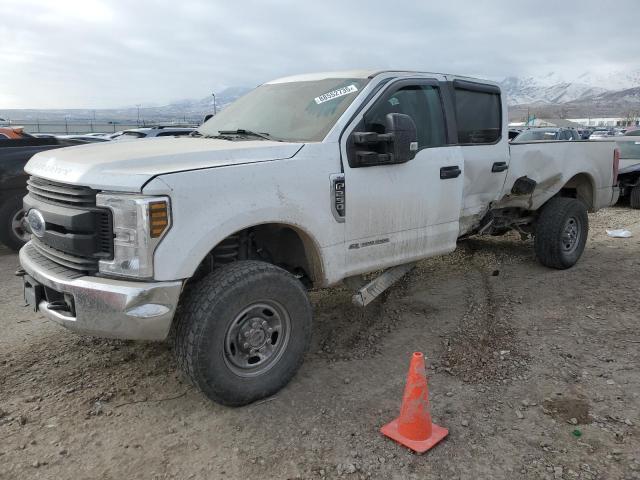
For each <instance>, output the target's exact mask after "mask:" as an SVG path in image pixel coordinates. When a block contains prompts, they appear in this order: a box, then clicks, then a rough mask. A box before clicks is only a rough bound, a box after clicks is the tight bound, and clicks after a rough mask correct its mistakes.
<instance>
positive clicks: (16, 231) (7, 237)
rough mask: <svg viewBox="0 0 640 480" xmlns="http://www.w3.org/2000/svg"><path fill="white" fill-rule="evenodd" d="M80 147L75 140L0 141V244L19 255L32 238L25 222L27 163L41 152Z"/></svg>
mask: <svg viewBox="0 0 640 480" xmlns="http://www.w3.org/2000/svg"><path fill="white" fill-rule="evenodd" d="M77 144H78V142H75V141H73V140H59V139H57V138H33V137H31V136H24V135H23V136H21V138H14V139H7V138H5V139H2V138H1V137H0V243H3V244H4V245H6V246H7V247H9V248H11V249H13V250H16V251H17V250H18V249H19V248H20V247H22V246H23V245H24V244H25V243H26V242H27V241H28V240H29V237H30V235H29V233H28V232H27V231H25V229H24V226H23V221H22V220H23V217H24V213H23V210H22V197H24V196H25V195H26V194H27V174H26V173H25V172H24V166H25V165H26V163H27V161H28V160H29V159H30V158H31V157H32V156H33V155H34V154H36V153H38V152H43V151H45V150H51V149H54V148H61V147H65V146H70V145H77Z"/></svg>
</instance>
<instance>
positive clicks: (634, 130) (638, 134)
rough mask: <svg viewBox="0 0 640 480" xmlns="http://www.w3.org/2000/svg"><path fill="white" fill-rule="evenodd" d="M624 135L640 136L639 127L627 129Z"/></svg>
mask: <svg viewBox="0 0 640 480" xmlns="http://www.w3.org/2000/svg"><path fill="white" fill-rule="evenodd" d="M624 136H625V137H640V128H636V129H633V130H627V131H626V132H625V133H624Z"/></svg>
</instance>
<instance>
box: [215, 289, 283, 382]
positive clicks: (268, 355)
mask: <svg viewBox="0 0 640 480" xmlns="http://www.w3.org/2000/svg"><path fill="white" fill-rule="evenodd" d="M290 330H291V320H290V318H289V314H288V312H287V310H286V309H285V308H284V307H283V306H282V305H281V304H280V303H278V302H276V301H275V300H261V301H259V302H255V303H252V304H251V305H249V306H247V307H246V308H244V309H243V310H242V311H241V312H240V313H239V314H238V315H236V317H235V318H234V319H233V321H232V322H231V324H230V325H229V328H228V329H227V333H226V335H225V339H224V359H225V362H226V364H227V366H228V367H229V369H231V371H232V372H233V373H235V374H236V375H238V376H240V377H255V376H258V375H262V374H263V373H265V372H266V371H267V370H269V369H270V368H271V367H273V366H274V365H275V364H276V363H277V362H278V360H279V359H280V358H281V357H282V354H283V353H284V351H285V350H286V347H287V344H288V343H289V335H290Z"/></svg>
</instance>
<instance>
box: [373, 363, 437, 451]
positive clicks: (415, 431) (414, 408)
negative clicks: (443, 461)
mask: <svg viewBox="0 0 640 480" xmlns="http://www.w3.org/2000/svg"><path fill="white" fill-rule="evenodd" d="M380 431H381V432H382V433H383V434H384V435H386V436H387V437H389V438H391V439H393V440H395V441H396V442H398V443H400V444H402V445H404V446H405V447H409V448H410V449H411V450H413V451H414V452H418V453H424V452H426V451H427V450H429V449H430V448H432V447H433V446H435V444H436V443H438V442H439V441H440V440H442V439H443V438H444V437H446V436H447V434H448V433H449V430H447V429H446V428H442V427H439V426H438V425H435V424H433V423H431V413H430V407H429V389H428V388H427V375H426V372H425V367H424V355H422V353H420V352H415V353H414V354H413V355H412V356H411V364H410V365H409V374H408V375H407V384H406V386H405V387H404V397H403V398H402V407H401V408H400V416H399V417H398V418H396V419H395V420H393V421H392V422H391V423H387V424H386V425H385V426H384V427H382V428H381V429H380Z"/></svg>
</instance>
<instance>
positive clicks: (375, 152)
mask: <svg viewBox="0 0 640 480" xmlns="http://www.w3.org/2000/svg"><path fill="white" fill-rule="evenodd" d="M385 131H386V133H376V132H353V134H352V136H353V144H354V147H355V152H354V158H353V159H350V160H351V161H350V165H351V166H352V167H370V166H374V165H389V164H394V163H405V162H408V161H409V160H412V159H413V158H414V157H415V156H416V153H417V151H418V131H417V129H416V124H415V123H414V122H413V119H412V118H411V117H410V116H409V115H405V114H403V113H388V114H387V116H386V117H385Z"/></svg>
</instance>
